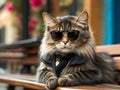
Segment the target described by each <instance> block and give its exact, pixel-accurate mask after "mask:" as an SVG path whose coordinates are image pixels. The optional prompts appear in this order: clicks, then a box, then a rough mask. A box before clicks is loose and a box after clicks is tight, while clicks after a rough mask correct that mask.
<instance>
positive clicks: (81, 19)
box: [77, 10, 89, 22]
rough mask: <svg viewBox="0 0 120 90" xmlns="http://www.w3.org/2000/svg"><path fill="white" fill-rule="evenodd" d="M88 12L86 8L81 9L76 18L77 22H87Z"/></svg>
mask: <svg viewBox="0 0 120 90" xmlns="http://www.w3.org/2000/svg"><path fill="white" fill-rule="evenodd" d="M88 18H89V16H88V12H87V11H86V10H84V11H82V12H81V13H80V15H79V16H78V18H77V22H88Z"/></svg>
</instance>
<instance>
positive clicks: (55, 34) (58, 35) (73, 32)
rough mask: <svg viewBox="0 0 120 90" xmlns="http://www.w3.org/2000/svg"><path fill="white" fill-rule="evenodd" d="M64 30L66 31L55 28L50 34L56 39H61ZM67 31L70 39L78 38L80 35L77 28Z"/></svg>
mask: <svg viewBox="0 0 120 90" xmlns="http://www.w3.org/2000/svg"><path fill="white" fill-rule="evenodd" d="M63 32H64V31H59V30H54V31H51V32H50V34H51V36H52V39H53V40H54V41H59V40H61V39H62V38H63ZM65 32H67V37H68V39H69V40H70V41H75V40H77V39H78V36H79V33H80V32H79V31H77V30H70V31H65Z"/></svg>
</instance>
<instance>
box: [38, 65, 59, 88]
mask: <svg viewBox="0 0 120 90" xmlns="http://www.w3.org/2000/svg"><path fill="white" fill-rule="evenodd" d="M36 77H37V82H40V83H44V84H46V87H47V89H48V90H54V89H55V88H56V87H57V86H58V80H57V77H56V75H55V74H54V71H53V70H52V68H51V67H49V66H46V65H45V64H44V63H41V65H40V66H39V68H38V70H37V74H36Z"/></svg>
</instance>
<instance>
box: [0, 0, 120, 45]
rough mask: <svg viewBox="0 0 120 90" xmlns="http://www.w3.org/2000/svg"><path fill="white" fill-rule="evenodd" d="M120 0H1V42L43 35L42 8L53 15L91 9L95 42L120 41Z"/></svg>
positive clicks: (77, 12) (90, 20) (90, 19)
mask: <svg viewBox="0 0 120 90" xmlns="http://www.w3.org/2000/svg"><path fill="white" fill-rule="evenodd" d="M119 3H120V0H0V43H6V44H10V43H13V42H16V41H19V40H23V39H29V38H35V37H41V36H43V32H44V25H43V21H42V17H41V14H42V12H49V13H50V14H52V15H53V16H62V15H67V14H70V15H78V14H79V13H80V12H81V11H82V10H84V9H87V11H88V12H89V23H90V25H91V28H92V30H93V32H94V36H95V40H96V44H97V45H100V44H117V43H120V39H119V38H120V35H119V33H120V30H119V29H120V23H119V21H120V18H119V17H120V7H119Z"/></svg>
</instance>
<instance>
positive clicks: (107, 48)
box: [96, 44, 120, 55]
mask: <svg viewBox="0 0 120 90" xmlns="http://www.w3.org/2000/svg"><path fill="white" fill-rule="evenodd" d="M96 51H97V52H107V53H109V54H110V55H120V44H115V45H104V46H96Z"/></svg>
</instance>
